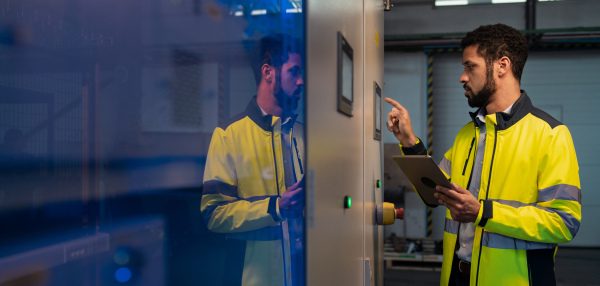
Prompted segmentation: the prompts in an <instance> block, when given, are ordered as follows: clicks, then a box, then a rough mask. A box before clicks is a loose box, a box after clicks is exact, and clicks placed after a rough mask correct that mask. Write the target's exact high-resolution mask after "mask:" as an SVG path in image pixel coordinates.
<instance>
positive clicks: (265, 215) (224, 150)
mask: <svg viewBox="0 0 600 286" xmlns="http://www.w3.org/2000/svg"><path fill="white" fill-rule="evenodd" d="M301 48H302V47H301V44H300V43H299V41H297V40H295V39H292V38H291V37H289V36H284V35H281V34H275V35H269V36H266V37H264V38H262V39H261V40H260V41H259V42H258V44H257V47H256V51H255V53H254V59H253V63H252V65H253V66H252V68H253V71H254V75H255V79H256V83H257V86H258V90H257V94H256V96H255V97H253V98H252V99H251V100H250V103H248V106H247V108H246V110H245V111H244V112H242V113H241V114H239V115H237V116H235V117H233V118H232V119H231V120H230V122H228V123H227V124H225V125H224V126H221V127H218V128H216V129H215V131H214V133H213V137H212V139H211V143H210V147H209V150H208V155H207V161H206V169H205V172H204V186H203V196H202V205H201V210H202V215H203V217H204V220H205V222H206V224H207V226H208V228H209V229H210V230H212V231H214V232H219V233H226V234H227V240H228V244H229V245H228V249H227V252H228V253H227V260H228V261H227V262H226V267H227V269H226V271H228V273H227V275H226V276H225V282H224V284H225V285H288V286H291V285H298V284H302V283H303V280H302V279H303V277H304V275H303V267H304V263H303V251H302V249H303V246H302V245H303V233H302V231H303V218H302V213H303V209H304V192H303V186H302V185H303V183H302V182H303V181H302V178H303V176H304V169H303V168H304V165H303V162H302V159H303V158H304V136H303V132H304V129H303V126H302V125H301V124H300V123H298V122H296V115H295V114H294V110H295V109H296V108H297V107H298V101H299V100H300V94H301V92H302V88H303V86H304V80H303V78H302V58H301Z"/></svg>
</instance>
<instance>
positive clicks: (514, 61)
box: [460, 24, 529, 82]
mask: <svg viewBox="0 0 600 286" xmlns="http://www.w3.org/2000/svg"><path fill="white" fill-rule="evenodd" d="M460 46H461V47H462V48H463V49H464V48H466V47H470V46H477V54H479V55H480V56H481V57H483V58H484V59H485V63H486V64H487V67H488V69H490V68H491V66H492V64H493V63H494V61H496V60H498V59H500V58H502V57H504V56H506V57H508V58H509V59H510V61H511V66H512V72H513V74H514V75H515V78H516V79H517V80H518V81H519V82H521V75H522V74H523V68H524V67H525V62H526V61H527V56H528V55H529V47H528V46H527V41H526V40H525V37H524V36H523V34H521V32H519V31H518V30H517V29H515V28H513V27H510V26H507V25H504V24H495V25H486V26H480V27H479V28H477V29H475V30H473V31H472V32H469V33H467V35H466V36H465V37H464V38H463V39H462V41H461V42H460Z"/></svg>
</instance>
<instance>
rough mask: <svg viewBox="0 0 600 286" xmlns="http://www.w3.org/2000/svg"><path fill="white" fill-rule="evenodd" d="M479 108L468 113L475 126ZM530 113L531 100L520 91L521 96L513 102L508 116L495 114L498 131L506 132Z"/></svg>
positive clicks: (501, 113) (502, 113) (500, 113)
mask: <svg viewBox="0 0 600 286" xmlns="http://www.w3.org/2000/svg"><path fill="white" fill-rule="evenodd" d="M481 108H483V107H480V108H479V109H477V111H475V112H469V115H470V116H471V120H473V122H474V123H475V124H477V122H476V121H475V120H476V117H477V114H478V113H479V111H480V110H481ZM531 111H533V104H532V103H531V99H529V96H527V93H526V92H525V91H524V90H521V96H520V97H519V99H517V101H515V103H514V104H513V107H512V109H511V111H510V113H509V114H506V113H504V112H496V122H495V123H496V125H497V126H498V130H506V129H508V128H510V127H511V126H513V125H515V124H516V123H517V122H519V120H521V119H522V118H523V117H525V116H526V115H527V114H529V113H531Z"/></svg>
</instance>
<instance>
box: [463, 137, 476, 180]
mask: <svg viewBox="0 0 600 286" xmlns="http://www.w3.org/2000/svg"><path fill="white" fill-rule="evenodd" d="M473 143H475V137H473V140H471V147H470V148H469V155H468V156H467V160H466V161H465V167H464V168H463V172H462V175H463V176H464V175H465V171H466V170H467V165H468V164H469V159H470V158H471V150H473Z"/></svg>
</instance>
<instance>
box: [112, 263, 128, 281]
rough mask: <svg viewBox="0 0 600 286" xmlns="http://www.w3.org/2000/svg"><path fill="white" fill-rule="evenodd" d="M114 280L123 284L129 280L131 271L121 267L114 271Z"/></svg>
mask: <svg viewBox="0 0 600 286" xmlns="http://www.w3.org/2000/svg"><path fill="white" fill-rule="evenodd" d="M115 279H117V281H119V282H121V283H125V282H127V281H129V279H131V270H129V268H127V267H121V268H119V269H117V271H115Z"/></svg>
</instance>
